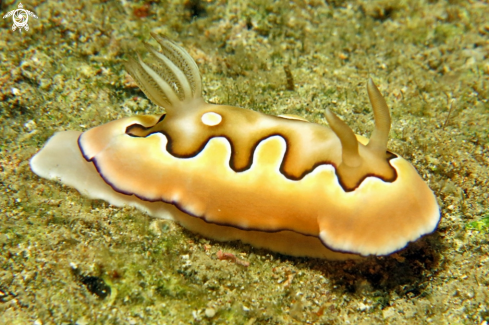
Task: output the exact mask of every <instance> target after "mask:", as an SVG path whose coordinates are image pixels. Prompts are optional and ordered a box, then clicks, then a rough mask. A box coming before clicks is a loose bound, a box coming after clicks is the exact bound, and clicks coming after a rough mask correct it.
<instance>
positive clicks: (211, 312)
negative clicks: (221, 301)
mask: <svg viewBox="0 0 489 325" xmlns="http://www.w3.org/2000/svg"><path fill="white" fill-rule="evenodd" d="M214 316H216V310H215V309H214V308H206V310H205V317H207V318H212V317H214Z"/></svg>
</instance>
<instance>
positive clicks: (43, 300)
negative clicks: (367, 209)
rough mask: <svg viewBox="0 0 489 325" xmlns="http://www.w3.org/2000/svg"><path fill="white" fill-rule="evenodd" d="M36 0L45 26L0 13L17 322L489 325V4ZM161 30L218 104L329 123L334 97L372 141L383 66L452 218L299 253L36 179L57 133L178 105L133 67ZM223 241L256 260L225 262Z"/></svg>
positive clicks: (407, 142)
mask: <svg viewBox="0 0 489 325" xmlns="http://www.w3.org/2000/svg"><path fill="white" fill-rule="evenodd" d="M17 5H18V3H17V2H15V3H14V2H12V1H4V2H2V4H1V7H0V9H1V11H2V13H3V14H5V13H6V12H8V11H10V10H13V9H15V8H17ZM23 5H24V8H26V9H28V10H31V11H34V12H35V13H36V15H37V16H38V17H39V18H38V19H32V18H31V19H30V20H29V26H30V30H29V31H23V32H22V33H19V32H18V31H16V32H13V31H12V30H11V25H12V21H11V20H8V19H3V20H2V21H1V22H0V24H1V28H2V33H1V34H0V45H1V50H0V56H1V62H2V64H1V65H0V100H1V101H0V131H1V134H2V140H1V141H0V189H1V191H2V193H3V195H2V196H0V247H1V250H0V265H1V267H0V323H5V324H78V325H82V324H139V323H144V324H189V323H193V324H293V323H315V324H348V323H350V324H377V323H379V324H389V323H393V324H404V323H405V324H413V323H416V324H424V323H436V324H448V323H449V324H486V323H487V322H489V307H488V306H489V294H488V292H489V290H488V289H489V288H488V287H489V267H488V263H489V257H488V252H489V247H488V228H487V213H488V211H489V207H488V206H489V203H488V202H489V196H488V193H489V191H488V186H489V172H488V170H489V169H488V165H489V158H488V157H489V144H488V127H487V126H488V125H489V118H488V116H489V104H488V102H487V98H489V54H488V53H489V41H488V39H489V25H488V24H487V19H485V17H487V16H488V15H489V11H488V10H489V9H488V5H487V4H485V3H483V2H478V1H472V2H468V1H401V2H391V1H377V2H375V3H374V2H370V1H345V2H343V1H326V2H325V1H304V2H303V1H296V2H281V1H245V2H231V3H229V2H224V1H172V2H165V1H151V2H149V1H148V2H146V1H135V2H129V1H128V2H104V1H102V2H95V1H81V2H80V1H64V2H55V1H46V2H42V3H40V2H35V1H27V2H23ZM151 31H152V32H156V33H159V34H161V35H163V36H166V37H168V38H170V39H172V40H175V41H177V42H179V43H180V44H182V45H183V46H184V47H185V48H186V49H187V50H188V51H189V52H190V54H191V55H192V56H193V57H194V58H195V59H196V61H197V63H198V65H199V68H200V71H201V73H202V75H203V86H204V97H205V98H206V99H207V100H208V101H211V102H215V103H228V104H232V105H237V106H241V107H247V108H251V109H254V110H258V111H262V112H265V113H269V114H297V115H300V116H302V117H304V118H306V119H308V120H310V121H313V122H317V123H322V124H325V118H324V116H323V113H324V109H325V108H326V107H328V108H330V109H332V110H333V111H335V112H336V113H337V114H339V115H340V116H341V118H343V119H344V120H345V121H346V122H347V123H348V124H349V125H350V126H351V127H352V128H353V129H354V131H355V132H356V133H358V134H362V135H366V136H368V135H369V132H371V130H372V129H373V117H372V112H371V110H370V106H369V104H368V98H367V94H366V86H365V84H366V81H367V78H368V77H369V76H370V77H373V79H374V81H375V82H376V83H377V84H378V85H379V87H380V90H381V92H382V93H383V94H384V96H385V97H386V100H387V103H388V104H389V106H390V107H391V112H392V117H393V127H392V131H391V140H390V142H389V148H390V149H391V150H392V151H393V152H396V153H398V154H400V155H401V156H403V157H404V158H406V159H407V160H409V161H411V162H412V163H413V164H414V166H415V167H416V168H417V170H418V171H419V173H420V174H421V175H422V177H423V178H424V179H425V180H426V181H427V182H428V184H429V185H430V187H431V188H432V189H433V190H434V192H435V194H436V196H437V197H438V201H439V204H440V206H441V212H442V220H441V223H440V226H439V228H438V230H437V231H436V232H435V233H434V234H432V235H429V236H427V237H425V238H423V239H421V240H419V241H417V242H415V243H412V244H411V245H409V246H408V247H407V248H406V249H405V250H402V251H400V252H398V253H396V254H393V255H391V256H387V257H377V258H373V257H372V258H367V259H365V260H364V261H360V262H351V261H347V262H328V261H323V260H316V259H309V258H291V257H287V256H283V255H280V254H274V253H271V252H268V251H265V250H260V249H256V248H253V247H250V246H248V245H243V244H241V243H239V242H231V243H219V242H216V241H212V240H208V239H205V238H202V237H200V236H197V235H194V234H192V233H190V232H188V231H186V230H185V229H182V228H181V227H179V226H178V225H175V224H174V223H172V222H168V221H162V220H155V219H152V218H150V217H148V216H146V215H144V214H143V213H141V212H139V211H137V210H134V209H132V208H124V209H119V208H114V207H112V206H109V205H108V204H107V203H105V202H103V201H94V200H88V199H86V198H84V197H83V196H81V195H80V194H79V193H78V192H77V191H75V190H73V189H70V188H68V187H65V186H62V185H60V184H58V183H55V182H50V181H47V180H44V179H40V178H39V177H37V176H36V175H34V174H33V173H32V172H31V171H30V169H29V165H28V160H29V159H30V157H31V156H32V155H33V154H34V153H35V152H36V151H37V150H38V149H39V148H40V147H41V146H42V145H43V144H44V143H45V141H46V140H47V139H48V138H49V137H50V136H51V135H52V134H53V133H54V132H56V131H58V130H68V129H76V130H87V129H88V128H91V127H93V126H96V125H99V124H102V123H106V122H108V121H111V120H114V119H117V118H121V117H124V116H128V115H132V114H146V113H148V114H153V113H160V112H161V109H160V108H158V107H156V106H154V105H153V104H152V103H150V102H149V101H148V100H147V99H146V98H145V96H144V94H143V93H142V92H141V91H139V90H138V89H137V88H136V87H135V85H134V83H133V81H132V80H131V79H130V78H129V77H128V76H127V74H126V72H125V71H124V67H123V61H124V60H125V59H126V58H127V55H132V53H134V51H135V50H138V49H139V47H140V46H141V40H145V41H148V42H152V41H151V40H150V32H151ZM141 52H144V50H143V51H141ZM286 71H289V72H288V73H286ZM289 74H290V75H289ZM291 83H293V84H291ZM288 89H294V90H288ZM220 250H221V251H222V252H226V253H231V254H234V255H235V256H236V257H237V258H239V259H240V260H242V261H245V262H248V263H249V266H248V267H246V266H244V265H240V264H237V263H233V261H232V260H231V261H230V260H220V259H219V258H218V257H217V252H219V251H220ZM74 270H76V271H74ZM109 288H110V289H109Z"/></svg>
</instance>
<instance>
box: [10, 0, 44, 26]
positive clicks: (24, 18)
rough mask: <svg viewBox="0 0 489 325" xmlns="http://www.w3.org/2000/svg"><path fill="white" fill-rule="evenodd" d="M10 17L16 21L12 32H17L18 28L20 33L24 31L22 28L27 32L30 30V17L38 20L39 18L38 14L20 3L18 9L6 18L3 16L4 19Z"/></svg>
mask: <svg viewBox="0 0 489 325" xmlns="http://www.w3.org/2000/svg"><path fill="white" fill-rule="evenodd" d="M10 16H12V20H13V21H14V24H13V25H12V30H13V31H15V30H16V29H17V28H18V29H19V32H21V31H22V28H24V29H25V30H26V31H28V30H29V25H27V22H28V21H29V16H31V17H34V18H36V19H37V18H38V17H37V16H36V14H35V13H33V12H32V11H29V10H26V9H24V6H23V5H22V3H19V6H18V9H15V10H12V11H10V12H8V13H7V14H6V15H5V16H3V19H5V18H8V17H10Z"/></svg>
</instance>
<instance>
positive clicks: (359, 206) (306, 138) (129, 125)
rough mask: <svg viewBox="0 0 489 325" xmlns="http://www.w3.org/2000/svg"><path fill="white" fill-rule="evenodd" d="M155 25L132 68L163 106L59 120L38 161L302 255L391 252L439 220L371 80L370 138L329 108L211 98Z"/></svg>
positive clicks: (169, 212) (203, 227)
mask: <svg viewBox="0 0 489 325" xmlns="http://www.w3.org/2000/svg"><path fill="white" fill-rule="evenodd" d="M153 37H154V38H155V39H156V40H157V42H158V43H159V44H160V46H161V50H160V51H157V50H156V49H154V48H152V47H151V46H149V45H147V48H148V51H149V52H150V53H151V56H152V58H153V62H146V61H143V60H142V59H141V58H138V59H137V60H130V61H129V62H128V63H127V65H126V68H127V70H128V72H129V73H130V74H131V76H132V77H133V78H134V79H135V80H136V82H137V83H138V84H139V86H140V88H141V89H142V90H143V91H144V93H145V94H146V95H147V96H148V98H149V99H151V100H152V101H153V102H154V103H155V104H157V105H159V106H161V107H164V108H165V113H164V114H162V115H144V116H132V117H127V118H122V119H120V120H116V121H112V122H109V123H107V124H104V125H101V126H98V127H95V128H93V129H90V130H88V131H86V132H83V133H81V132H77V131H64V132H58V133H56V134H55V135H54V136H53V137H52V138H51V139H50V140H49V141H48V142H47V143H46V145H45V146H44V147H43V148H42V149H41V150H40V151H39V152H38V153H37V154H36V155H35V156H34V157H33V158H32V159H31V162H30V165H31V169H32V170H33V171H34V173H36V174H37V175H39V176H41V177H44V178H48V179H57V180H60V181H61V182H62V183H64V184H67V185H69V186H72V187H74V188H76V189H77V190H78V191H79V192H80V193H82V194H84V195H86V196H88V197H90V198H96V199H103V200H106V201H108V202H109V203H111V204H113V205H116V206H124V205H130V206H135V207H137V208H139V209H141V210H143V211H145V212H146V213H148V214H150V215H152V216H154V217H158V218H167V219H172V220H175V221H176V222H178V223H180V224H181V225H183V226H184V227H186V228H189V229H190V230H191V231H194V232H197V233H200V234H202V235H204V236H207V237H210V238H214V239H217V240H241V241H243V242H245V243H249V244H252V245H254V246H257V247H263V248H267V249H270V250H273V251H276V252H280V253H283V254H288V255H294V256H310V257H320V258H326V259H349V258H355V257H357V256H358V255H364V256H367V255H386V254H390V253H392V252H395V251H397V250H399V249H402V248H403V247H405V246H406V245H407V244H408V243H409V242H410V241H414V240H416V239H418V238H420V237H421V236H423V235H425V234H428V233H430V232H433V231H434V230H435V229H436V227H437V224H438V222H439V219H440V211H439V207H438V205H437V202H436V198H435V196H434V195H433V192H432V191H431V190H430V189H429V187H428V186H427V184H426V183H425V182H424V181H423V180H422V178H421V177H420V176H419V174H418V173H417V172H416V170H415V169H414V167H413V166H412V165H411V164H410V163H409V162H407V161H406V160H404V159H403V158H401V157H400V156H398V155H397V154H395V153H392V152H390V151H388V150H387V141H388V134H389V130H390V125H391V120H390V113H389V109H388V107H387V104H386V102H385V100H384V98H383V97H382V95H381V94H380V92H379V90H378V89H377V87H376V86H375V85H374V83H373V82H372V80H369V81H368V84H367V90H368V95H369V99H370V102H371V104H372V107H373V111H374V118H375V129H374V131H373V133H372V136H371V138H370V139H369V140H368V139H365V138H363V137H360V136H356V135H355V134H354V133H353V131H352V130H351V129H350V128H349V127H348V125H347V124H346V123H344V122H343V121H342V120H340V119H339V118H338V117H337V116H336V115H335V114H334V113H333V112H331V111H329V110H327V111H326V118H327V121H328V124H329V126H330V128H328V127H326V126H322V125H319V124H314V123H309V122H307V121H305V120H303V119H302V118H300V117H295V116H270V115H266V114H262V113H259V112H255V111H251V110H247V109H243V108H238V107H233V106H227V105H214V104H208V103H206V102H205V101H204V99H203V98H202V95H201V92H202V86H201V78H200V73H199V70H198V67H197V65H196V63H195V62H194V60H193V59H192V58H191V57H190V55H189V54H188V53H187V52H186V51H185V50H184V49H183V48H181V47H180V46H178V45H176V44H175V43H173V42H171V41H169V40H166V39H162V38H160V37H158V36H156V35H153Z"/></svg>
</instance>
